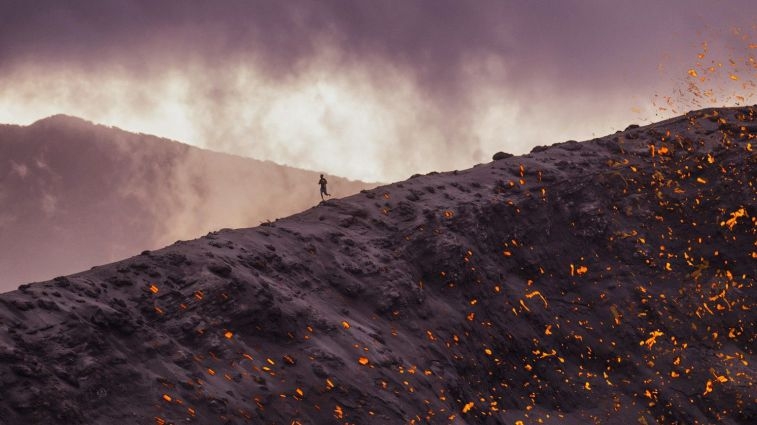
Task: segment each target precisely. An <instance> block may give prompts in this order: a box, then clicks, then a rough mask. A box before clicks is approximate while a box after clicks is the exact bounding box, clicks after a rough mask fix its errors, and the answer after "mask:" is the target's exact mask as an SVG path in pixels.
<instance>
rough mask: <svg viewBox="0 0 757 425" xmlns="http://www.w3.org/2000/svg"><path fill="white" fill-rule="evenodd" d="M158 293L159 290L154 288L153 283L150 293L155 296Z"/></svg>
mask: <svg viewBox="0 0 757 425" xmlns="http://www.w3.org/2000/svg"><path fill="white" fill-rule="evenodd" d="M159 291H160V289H158V287H157V286H155V284H154V283H153V284H151V285H150V292H152V293H153V294H157V293H158V292H159Z"/></svg>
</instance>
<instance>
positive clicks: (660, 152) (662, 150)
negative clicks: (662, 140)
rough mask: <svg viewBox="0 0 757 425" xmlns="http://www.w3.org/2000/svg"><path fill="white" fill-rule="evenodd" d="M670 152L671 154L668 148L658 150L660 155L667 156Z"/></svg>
mask: <svg viewBox="0 0 757 425" xmlns="http://www.w3.org/2000/svg"><path fill="white" fill-rule="evenodd" d="M668 152H669V151H668V148H666V147H665V146H663V147H661V148H660V149H657V153H659V154H660V155H666V154H667V153H668Z"/></svg>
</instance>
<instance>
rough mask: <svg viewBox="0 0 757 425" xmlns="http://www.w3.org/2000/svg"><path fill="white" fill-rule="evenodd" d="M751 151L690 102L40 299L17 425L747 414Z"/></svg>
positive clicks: (725, 118) (672, 419) (14, 414)
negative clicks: (665, 115)
mask: <svg viewBox="0 0 757 425" xmlns="http://www.w3.org/2000/svg"><path fill="white" fill-rule="evenodd" d="M756 137H757V107H749V108H733V109H708V110H703V111H698V112H692V113H689V114H687V115H685V116H682V117H679V118H675V119H672V120H668V121H664V122H661V123H657V124H652V125H649V126H646V127H640V128H639V127H638V126H636V127H634V126H630V127H629V128H628V129H627V130H626V131H624V132H618V133H617V134H613V135H610V136H607V137H603V138H599V139H594V140H591V141H587V142H582V143H578V142H575V141H569V142H566V143H561V144H556V145H553V146H550V147H537V148H535V149H534V150H533V151H532V152H531V153H530V154H528V155H524V156H519V157H512V156H511V157H508V155H507V154H498V155H496V157H497V158H502V159H500V160H497V161H494V162H492V163H489V164H484V165H479V166H476V167H474V168H472V169H469V170H464V171H459V172H450V173H441V174H438V173H432V174H430V175H426V176H417V177H414V178H411V179H409V180H407V181H404V182H400V183H395V184H392V185H388V186H383V187H379V188H376V189H374V190H370V191H365V192H362V193H360V194H357V195H354V196H350V197H347V198H343V199H337V200H333V201H327V202H326V203H324V204H322V205H319V206H316V207H313V208H311V209H309V210H307V211H304V212H302V213H300V214H296V215H293V216H291V217H288V218H285V219H281V220H278V221H277V222H275V223H270V224H266V225H262V226H260V227H257V228H251V229H240V230H224V231H219V232H214V233H212V234H210V235H208V236H206V237H203V238H201V239H198V240H194V241H189V242H180V243H176V244H174V245H172V246H170V247H167V248H165V249H161V250H158V251H153V252H150V253H145V254H142V255H139V256H136V257H133V258H130V259H127V260H124V261H120V262H118V263H114V264H110V265H106V266H102V267H97V268H95V269H93V270H90V271H86V272H83V273H79V274H76V275H73V276H69V277H60V278H57V279H55V280H53V281H49V282H44V283H37V284H32V285H23V286H22V287H20V288H19V290H18V291H13V292H10V293H6V294H2V295H0V424H21V423H23V424H151V423H154V424H159V425H166V424H179V423H192V424H248V423H249V424H253V423H254V424H332V423H333V424H337V423H338V424H422V423H431V424H447V423H451V424H538V423H545V424H557V423H560V424H563V423H565V424H587V423H612V424H647V425H651V424H655V423H659V424H695V423H700V424H705V423H724V424H754V423H755V422H756V421H757V407H756V406H757V404H756V403H755V391H754V385H755V377H757V366H756V365H757V358H755V353H754V349H755V347H756V346H757V345H756V344H755V332H754V324H755V319H756V315H755V311H754V308H755V301H757V292H756V291H755V288H754V285H755V280H756V279H757V276H756V275H755V270H757V268H755V264H756V263H757V247H756V246H755V239H756V236H757V219H756V218H755V217H757V194H756V193H755V182H757V157H756V156H755V152H754V149H755V146H754V142H755V138H756ZM155 155H158V154H155ZM170 157H171V158H172V157H173V156H170ZM153 172H154V171H153ZM106 174H107V173H106ZM106 194H107V193H106Z"/></svg>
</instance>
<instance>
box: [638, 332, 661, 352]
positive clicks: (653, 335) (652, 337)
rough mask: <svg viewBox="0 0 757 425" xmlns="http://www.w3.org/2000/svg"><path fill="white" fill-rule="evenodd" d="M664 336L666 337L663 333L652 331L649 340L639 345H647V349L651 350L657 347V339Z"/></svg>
mask: <svg viewBox="0 0 757 425" xmlns="http://www.w3.org/2000/svg"><path fill="white" fill-rule="evenodd" d="M663 335H665V334H664V333H662V332H660V331H652V332H650V334H649V338H647V339H646V340H644V341H641V342H639V345H646V346H647V348H649V349H650V350H651V349H652V346H653V345H655V343H656V342H657V337H658V336H663Z"/></svg>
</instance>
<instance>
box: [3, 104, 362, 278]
mask: <svg viewBox="0 0 757 425" xmlns="http://www.w3.org/2000/svg"><path fill="white" fill-rule="evenodd" d="M318 177H319V175H318V173H315V172H310V171H304V170H299V169H296V168H291V167H285V166H280V165H276V164H273V163H271V162H262V161H257V160H254V159H248V158H242V157H237V156H232V155H226V154H220V153H215V152H210V151H207V150H202V149H198V148H194V147H191V146H188V145H185V144H181V143H178V142H174V141H171V140H166V139H161V138H157V137H153V136H149V135H144V134H134V133H129V132H126V131H122V130H119V129H117V128H112V127H106V126H101V125H94V124H92V123H90V122H87V121H84V120H81V119H78V118H73V117H68V116H64V115H56V116H53V117H50V118H46V119H43V120H40V121H38V122H36V123H34V124H32V125H30V126H26V127H22V126H13V125H2V126H0V291H4V290H11V289H14V288H16V287H17V286H18V284H20V283H24V282H29V281H33V280H42V279H50V278H52V277H54V276H57V275H63V274H69V273H73V272H76V271H81V270H85V269H87V268H89V267H91V266H94V265H97V264H103V263H108V262H112V261H115V260H118V259H121V258H125V257H127V256H129V255H132V254H133V253H134V252H139V251H142V250H145V249H153V248H157V247H161V246H165V245H167V244H169V243H172V242H174V241H176V240H178V239H193V238H196V237H198V236H200V235H203V234H205V233H207V232H208V231H211V230H218V229H220V228H223V227H249V226H254V225H258V224H260V222H262V221H265V220H274V219H276V218H278V217H282V216H286V215H290V214H292V213H295V212H297V211H302V210H304V209H306V208H308V207H310V206H312V205H314V204H316V203H317V202H320V197H319V195H318V185H317V182H318ZM329 184H330V190H331V191H332V194H334V195H335V196H344V195H348V194H352V193H356V192H358V191H359V190H361V189H364V188H366V187H372V186H370V185H368V184H366V183H362V182H354V181H348V180H345V179H341V178H336V177H330V178H329Z"/></svg>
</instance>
